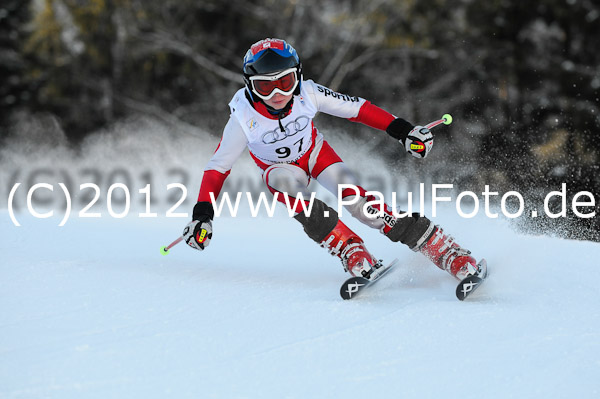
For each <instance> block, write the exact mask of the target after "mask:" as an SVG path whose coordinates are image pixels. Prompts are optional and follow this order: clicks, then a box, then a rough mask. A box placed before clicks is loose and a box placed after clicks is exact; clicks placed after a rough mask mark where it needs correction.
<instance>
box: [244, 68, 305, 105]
mask: <svg viewBox="0 0 600 399" xmlns="http://www.w3.org/2000/svg"><path fill="white" fill-rule="evenodd" d="M250 85H251V86H252V91H253V92H254V94H256V95H257V96H259V97H260V98H262V99H263V100H270V99H271V98H272V97H273V96H274V95H275V93H279V94H283V95H284V96H287V95H290V94H292V93H293V92H294V90H296V87H297V86H298V71H297V69H296V68H289V69H286V70H285V71H281V72H279V73H278V74H276V75H257V76H251V77H250Z"/></svg>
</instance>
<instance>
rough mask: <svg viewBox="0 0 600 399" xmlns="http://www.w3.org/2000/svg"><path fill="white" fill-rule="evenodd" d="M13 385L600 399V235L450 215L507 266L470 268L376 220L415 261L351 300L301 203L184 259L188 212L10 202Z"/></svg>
mask: <svg viewBox="0 0 600 399" xmlns="http://www.w3.org/2000/svg"><path fill="white" fill-rule="evenodd" d="M1 215H2V218H1V219H0V220H1V221H0V226H1V230H2V232H3V233H2V237H3V238H2V247H3V248H2V253H3V261H2V265H1V266H0V273H1V276H2V280H1V281H2V284H1V289H0V317H1V319H0V320H1V321H0V397H2V398H41V397H44V398H46V397H49V398H82V397H85V398H96V397H97V398H107V397H115V398H116V397H128V398H142V397H143V398H162V397H176V398H183V397H194V398H307V397H310V398H333V397H346V398H347V397H373V398H387V397H401V398H417V397H418V398H428V397H436V398H439V397H445V398H453V397H461V398H464V397H467V398H468V397H496V398H507V397H515V398H534V397H535V398H560V397H577V398H595V397H598V395H599V392H600V378H599V377H600V357H599V355H600V333H599V327H600V318H599V310H598V307H599V305H600V294H599V293H598V281H599V280H600V271H599V268H598V262H597V259H598V258H600V245H598V244H597V243H590V242H576V241H568V240H563V239H556V238H548V237H534V236H522V235H518V234H515V233H514V232H513V231H512V230H510V228H509V227H508V226H507V225H505V224H504V223H503V222H499V221H493V220H491V219H485V218H478V219H474V220H461V219H458V217H453V216H447V217H446V218H445V219H440V218H438V219H437V220H436V222H440V223H442V224H443V225H445V226H446V228H447V229H451V230H453V232H454V233H455V235H457V236H459V237H460V241H461V242H463V243H468V246H469V247H470V248H471V249H472V250H473V251H474V252H475V253H476V254H477V255H479V256H481V255H485V257H486V258H487V259H488V263H489V265H490V268H491V269H490V270H491V273H492V275H491V277H490V279H489V280H488V281H487V282H486V284H485V287H482V288H481V289H480V290H479V291H478V292H477V293H476V294H474V295H473V297H472V298H471V299H469V300H468V301H465V302H459V301H458V300H457V299H456V298H455V296H454V288H455V281H454V280H453V279H452V278H451V277H450V276H448V275H447V274H445V273H444V272H442V271H440V270H438V269H436V268H435V267H434V266H433V265H431V264H429V262H428V261H427V260H425V259H424V258H422V257H420V255H418V254H414V253H412V252H411V251H409V250H407V249H406V248H403V247H401V246H400V245H399V244H393V243H391V242H389V241H388V240H387V239H386V238H385V237H383V236H381V235H379V233H378V232H376V231H373V230H370V229H368V228H367V227H365V226H360V225H357V224H356V223H355V222H354V221H352V220H350V221H349V224H350V225H351V226H352V227H354V228H355V229H356V230H358V231H360V233H361V234H362V235H363V236H364V238H365V239H366V240H367V243H368V246H369V248H370V250H371V251H372V252H373V253H374V254H376V256H378V257H381V258H385V259H389V260H391V259H392V258H394V257H399V258H400V259H401V260H402V265H401V266H400V268H399V269H398V270H397V271H395V272H394V273H393V274H391V275H390V276H389V278H386V279H385V280H382V281H381V282H380V283H379V284H378V286H375V287H376V289H373V290H371V291H370V292H368V293H366V294H365V295H364V296H363V297H361V298H360V299H357V300H355V301H343V300H341V299H340V297H339V292H338V291H339V287H340V285H341V283H342V282H343V280H344V279H345V278H346V277H347V275H346V274H345V273H344V272H343V271H342V268H341V265H340V264H339V261H338V260H336V259H335V258H333V257H331V256H329V255H328V254H326V252H325V251H324V250H323V249H322V248H320V247H319V246H317V245H316V244H314V243H313V242H312V241H310V240H308V239H307V238H306V237H305V236H304V233H303V232H302V230H301V228H300V226H299V224H297V222H296V221H294V220H293V219H289V218H288V217H287V216H285V215H282V214H278V215H277V216H276V217H275V218H260V219H253V218H251V217H241V218H227V217H225V218H221V219H218V220H217V221H216V222H215V236H214V239H213V242H212V243H211V245H210V247H209V249H208V250H206V251H204V252H202V253H199V252H196V251H193V250H191V249H189V248H187V247H185V246H183V245H180V246H176V247H174V248H173V249H172V251H171V253H170V254H169V255H168V256H164V257H163V256H161V255H160V253H159V248H160V247H161V246H162V245H165V244H167V243H169V242H170V241H171V240H172V239H173V238H175V237H176V236H177V234H178V232H179V230H180V228H181V225H182V221H181V220H177V219H165V218H162V219H153V220H150V219H140V218H136V217H132V218H127V219H121V220H117V219H110V218H102V219H99V220H98V219H96V220H85V219H74V220H72V221H69V223H67V225H66V226H65V227H62V228H58V227H56V225H57V223H58V220H59V218H51V219H45V220H39V219H33V218H31V217H30V218H27V217H24V216H23V215H21V216H20V218H21V219H22V220H21V221H22V225H23V226H22V227H15V226H13V225H12V223H11V222H10V220H9V218H8V215H7V214H6V212H4V213H2V214H1Z"/></svg>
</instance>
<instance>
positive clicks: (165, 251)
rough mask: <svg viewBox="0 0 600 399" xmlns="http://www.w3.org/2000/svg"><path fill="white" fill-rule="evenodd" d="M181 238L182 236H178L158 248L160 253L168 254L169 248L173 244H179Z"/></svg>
mask: <svg viewBox="0 0 600 399" xmlns="http://www.w3.org/2000/svg"><path fill="white" fill-rule="evenodd" d="M181 240H183V237H179V238H178V239H176V240H175V241H173V242H172V243H170V244H169V245H167V246H165V247H162V248H161V249H160V253H161V254H162V255H168V254H169V249H171V248H173V247H174V246H175V245H177V244H179V242H180V241H181Z"/></svg>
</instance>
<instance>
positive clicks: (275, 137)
mask: <svg viewBox="0 0 600 399" xmlns="http://www.w3.org/2000/svg"><path fill="white" fill-rule="evenodd" d="M309 122H310V118H309V117H307V116H304V115H302V116H299V117H298V118H296V120H295V121H292V122H289V123H288V124H286V125H285V131H284V132H282V131H281V129H279V128H277V129H274V130H269V131H268V132H266V133H264V134H263V135H262V142H263V143H265V144H273V143H276V142H278V141H281V140H283V139H285V138H286V137H290V136H294V135H295V134H297V133H298V132H301V131H303V130H304V129H306V127H307V126H308V124H309Z"/></svg>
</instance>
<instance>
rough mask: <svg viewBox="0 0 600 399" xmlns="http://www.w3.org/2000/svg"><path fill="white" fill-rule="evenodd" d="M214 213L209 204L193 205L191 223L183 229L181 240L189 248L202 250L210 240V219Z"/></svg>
mask: <svg viewBox="0 0 600 399" xmlns="http://www.w3.org/2000/svg"><path fill="white" fill-rule="evenodd" d="M214 215H215V211H214V209H213V206H212V204H211V203H210V202H198V203H197V204H196V205H194V211H193V213H192V221H191V222H190V223H188V224H187V226H185V228H184V229H183V239H184V240H185V242H186V243H187V245H189V246H190V247H192V248H194V249H197V250H200V251H202V250H204V248H206V247H208V244H210V240H211V239H212V219H213V217H214Z"/></svg>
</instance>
